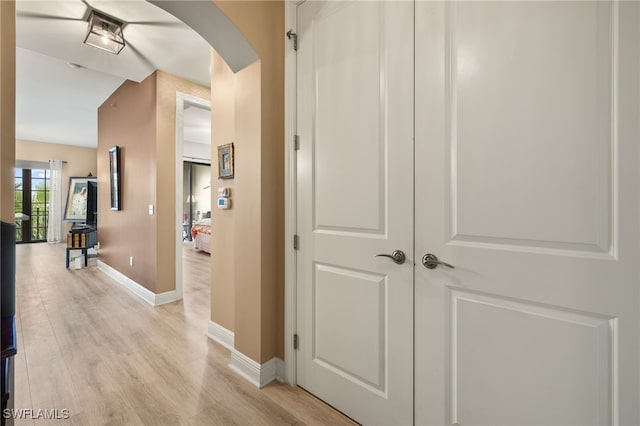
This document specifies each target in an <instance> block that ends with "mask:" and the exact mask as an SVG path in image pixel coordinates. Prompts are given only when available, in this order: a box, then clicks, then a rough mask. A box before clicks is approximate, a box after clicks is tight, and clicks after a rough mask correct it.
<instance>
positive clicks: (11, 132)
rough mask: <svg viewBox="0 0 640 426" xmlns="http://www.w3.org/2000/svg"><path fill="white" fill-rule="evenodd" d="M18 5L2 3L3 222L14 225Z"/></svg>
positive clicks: (0, 138) (0, 163)
mask: <svg viewBox="0 0 640 426" xmlns="http://www.w3.org/2000/svg"><path fill="white" fill-rule="evenodd" d="M15 15H16V4H15V2H14V1H0V100H1V101H0V220H2V221H3V222H6V223H14V222H15V216H14V208H15V205H14V196H15V195H14V192H15V187H14V176H13V168H14V164H15V163H14V160H15V140H16V125H15V122H16V106H15V105H16V102H15V99H16V84H15V81H16V23H15Z"/></svg>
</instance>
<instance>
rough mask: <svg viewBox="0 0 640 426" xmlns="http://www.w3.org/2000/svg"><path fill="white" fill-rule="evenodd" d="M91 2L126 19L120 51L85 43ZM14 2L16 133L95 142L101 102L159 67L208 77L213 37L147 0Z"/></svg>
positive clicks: (203, 80) (200, 79) (71, 142)
mask: <svg viewBox="0 0 640 426" xmlns="http://www.w3.org/2000/svg"><path fill="white" fill-rule="evenodd" d="M87 4H89V5H90V6H91V7H92V8H95V9H98V10H100V11H102V12H104V13H107V14H108V15H111V16H114V17H117V18H118V19H120V20H122V21H124V22H125V26H124V31H123V32H124V37H125V40H126V42H127V46H126V47H125V48H124V49H123V50H122V52H120V54H119V55H113V54H111V53H108V52H105V51H102V50H99V49H96V48H93V47H91V46H87V45H85V44H84V43H83V40H84V36H85V35H86V30H87V22H86V20H85V19H86V17H87V16H88V14H89V11H90V9H89V7H88V6H87ZM16 9H17V13H16V15H17V19H16V37H17V39H16V45H17V50H16V138H17V139H23V140H35V141H40V142H50V143H61V144H68V145H79V146H87V147H96V146H97V109H98V107H99V106H100V105H101V104H102V102H104V100H105V99H106V98H107V97H108V96H109V95H110V94H111V93H113V91H114V90H115V89H116V88H117V87H118V86H120V85H121V84H122V83H123V82H124V81H125V80H127V79H128V80H132V81H137V82H139V81H142V80H144V79H145V78H146V77H147V76H148V75H149V74H151V73H152V72H153V71H155V70H156V69H159V70H162V71H165V72H168V73H170V74H174V75H177V76H179V77H182V78H184V79H187V80H190V81H193V82H195V83H199V84H202V85H205V86H209V85H210V76H209V60H210V49H211V47H210V46H209V44H208V43H207V42H206V41H205V40H204V39H203V38H202V37H201V36H200V35H198V34H197V33H196V32H195V31H193V30H192V29H190V28H189V27H187V26H186V25H184V24H183V23H182V22H180V21H179V20H178V19H176V18H174V17H173V16H172V15H170V14H169V13H167V12H165V11H164V10H162V9H160V8H158V7H156V6H154V5H153V4H151V3H149V2H147V1H144V0H125V1H120V0H117V1H91V0H87V3H85V2H84V1H82V0H64V1H58V0H46V1H32V0H18V1H17V2H16ZM198 126H202V124H199V125H198ZM194 132H196V133H197V131H195V130H194ZM190 133H193V132H191V131H190V130H187V129H186V128H185V140H187V137H188V136H187V135H188V134H190Z"/></svg>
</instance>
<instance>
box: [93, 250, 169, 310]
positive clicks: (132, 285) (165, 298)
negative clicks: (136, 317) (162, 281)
mask: <svg viewBox="0 0 640 426" xmlns="http://www.w3.org/2000/svg"><path fill="white" fill-rule="evenodd" d="M98 270H100V271H102V272H104V273H105V274H106V275H107V276H109V277H110V278H112V279H113V280H114V281H115V282H116V283H118V284H120V285H121V286H122V287H124V288H126V289H127V290H129V291H130V292H132V293H133V294H135V295H136V296H138V297H139V298H141V299H142V300H144V301H145V302H147V303H148V304H150V305H151V306H158V305H164V304H165V303H171V302H175V301H176V300H180V297H178V293H177V292H176V290H171V291H167V292H165V293H160V294H156V293H154V292H152V291H151V290H149V289H147V288H145V287H143V286H142V285H141V284H139V283H137V282H135V281H134V280H132V279H131V278H129V277H127V276H126V275H124V274H123V273H122V272H120V271H118V270H116V269H114V268H112V267H111V266H109V265H107V264H106V263H104V262H102V261H100V260H98Z"/></svg>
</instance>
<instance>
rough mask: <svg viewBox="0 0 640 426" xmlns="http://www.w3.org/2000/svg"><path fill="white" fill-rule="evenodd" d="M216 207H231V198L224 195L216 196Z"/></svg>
mask: <svg viewBox="0 0 640 426" xmlns="http://www.w3.org/2000/svg"><path fill="white" fill-rule="evenodd" d="M218 208H219V209H225V210H226V209H230V208H231V200H230V199H228V198H225V197H220V198H218Z"/></svg>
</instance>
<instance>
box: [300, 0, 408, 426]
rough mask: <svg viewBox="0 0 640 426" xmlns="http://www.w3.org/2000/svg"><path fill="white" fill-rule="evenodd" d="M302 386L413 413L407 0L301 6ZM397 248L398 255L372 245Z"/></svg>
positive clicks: (388, 413)
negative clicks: (397, 258) (402, 258)
mask: <svg viewBox="0 0 640 426" xmlns="http://www.w3.org/2000/svg"><path fill="white" fill-rule="evenodd" d="M297 17H298V65H297V66H298V86H297V87H298V98H297V102H298V123H297V127H298V130H297V132H298V134H299V136H300V150H299V151H298V163H297V170H298V181H297V185H298V192H297V199H298V233H299V235H300V249H299V252H298V253H299V254H298V332H299V335H300V351H299V355H298V366H297V374H298V384H299V385H300V386H302V387H304V388H305V389H307V390H309V391H310V392H312V393H314V394H315V395H317V396H319V397H320V398H322V399H324V400H325V401H327V402H328V403H329V404H331V405H333V406H335V407H336V408H338V409H340V410H342V411H344V412H345V413H346V414H348V415H350V416H352V417H353V418H356V419H358V421H361V422H363V423H367V424H410V423H411V422H412V421H413V410H412V403H413V401H412V399H413V397H412V395H413V388H412V384H413V368H412V364H413V335H412V332H413V311H412V304H413V229H412V225H411V224H412V222H413V168H412V167H411V164H412V158H413V44H412V40H413V26H412V22H413V4H412V3H408V2H406V3H405V2H395V3H391V2H359V1H356V2H319V1H312V2H306V3H303V4H301V5H300V6H298V16H297ZM394 250H402V251H403V252H404V253H405V254H406V258H407V261H406V262H405V263H403V264H395V263H393V262H392V261H391V260H390V259H388V258H385V257H376V255H377V254H391V253H392V252H393V251H394Z"/></svg>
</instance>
